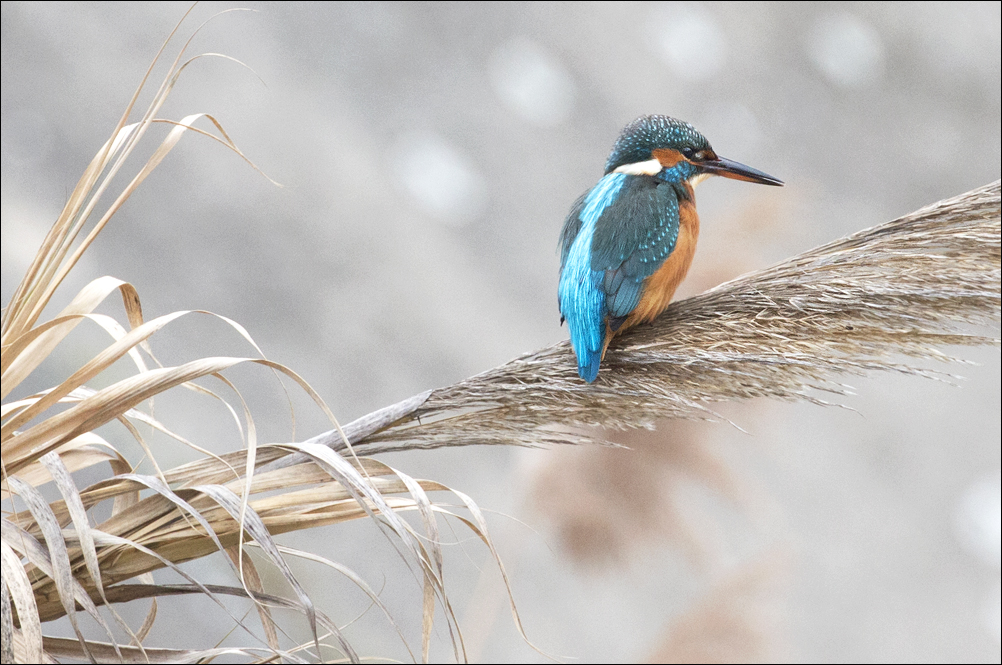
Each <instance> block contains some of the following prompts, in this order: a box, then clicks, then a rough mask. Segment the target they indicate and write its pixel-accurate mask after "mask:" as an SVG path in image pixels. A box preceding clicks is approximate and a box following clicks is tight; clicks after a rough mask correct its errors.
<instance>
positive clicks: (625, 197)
mask: <svg viewBox="0 0 1002 665" xmlns="http://www.w3.org/2000/svg"><path fill="white" fill-rule="evenodd" d="M711 175H720V176H724V177H725V178H734V179H735V180H745V181H748V182H756V183H759V184H763V185H775V186H782V184H783V182H782V181H781V180H779V179H777V178H774V177H772V176H771V175H768V174H766V173H763V172H762V171H759V170H757V169H753V168H751V167H749V166H745V165H744V164H739V163H738V162H734V161H731V160H729V159H724V158H723V157H719V156H718V155H717V153H716V152H714V151H713V148H712V147H710V143H709V141H707V140H706V138H705V137H704V136H703V135H702V134H700V133H699V132H697V131H696V129H695V128H694V127H693V126H692V125H690V124H689V123H687V122H683V121H681V120H676V119H675V118H670V117H668V116H666V115H647V116H643V117H641V118H637V119H636V120H634V121H633V122H631V123H630V124H629V125H627V126H626V128H625V129H623V131H622V133H620V135H619V138H618V139H616V143H615V144H614V145H613V147H612V153H611V154H610V155H609V159H608V160H607V161H606V163H605V175H604V176H602V179H601V180H599V181H598V184H596V185H595V186H594V187H592V188H591V189H590V190H588V191H587V192H585V193H584V194H583V195H582V196H581V197H580V198H579V199H578V200H577V201H576V202H575V203H574V205H573V206H572V207H571V212H570V214H569V215H568V216H567V220H566V221H565V222H564V228H563V230H562V231H561V233H560V283H559V286H558V289H557V297H558V300H559V302H560V323H561V324H563V323H564V321H566V322H567V327H568V328H569V329H570V333H571V345H572V346H573V347H574V353H575V355H576V356H577V361H578V374H579V375H580V376H581V378H582V379H584V380H585V381H587V382H588V383H591V382H593V381H594V380H595V378H596V377H597V376H598V368H599V364H601V362H602V358H603V357H605V351H606V349H607V348H608V346H609V342H610V341H612V338H613V336H614V335H616V334H617V333H620V332H622V331H624V330H626V329H628V328H630V327H632V326H635V325H637V324H639V323H645V322H648V321H653V320H654V319H655V318H656V317H657V316H658V315H659V314H661V312H663V311H664V310H665V308H667V307H668V303H670V302H671V299H672V296H673V295H675V289H676V288H678V285H679V284H680V283H681V282H682V280H683V279H684V278H685V274H686V272H687V271H688V270H689V265H690V264H691V263H692V257H693V255H694V254H695V251H696V239H697V238H698V236H699V217H698V216H697V215H696V200H695V198H694V197H693V187H695V186H696V185H697V184H699V183H700V182H702V181H703V180H704V179H706V178H708V177H709V176H711Z"/></svg>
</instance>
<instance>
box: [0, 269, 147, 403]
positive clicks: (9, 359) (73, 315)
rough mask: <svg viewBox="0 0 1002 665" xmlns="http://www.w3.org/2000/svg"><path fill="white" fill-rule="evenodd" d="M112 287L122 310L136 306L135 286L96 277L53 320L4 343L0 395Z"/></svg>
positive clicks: (26, 371)
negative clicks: (117, 292)
mask: <svg viewBox="0 0 1002 665" xmlns="http://www.w3.org/2000/svg"><path fill="white" fill-rule="evenodd" d="M116 289H118V291H119V292H121V294H122V300H123V302H125V303H126V310H129V308H130V307H132V308H135V307H138V303H139V295H138V293H136V289H135V287H133V286H132V285H131V284H129V283H128V282H123V281H122V280H120V279H116V278H114V277H99V278H98V279H95V280H93V281H92V282H90V283H89V284H87V286H85V287H84V288H82V289H80V292H79V293H77V295H76V297H75V298H73V301H72V302H70V304H69V305H67V306H66V307H65V308H63V311H61V312H60V313H59V315H58V316H57V317H56V318H55V319H54V321H55V322H56V323H53V322H49V323H48V324H43V325H42V326H39V328H38V329H36V330H29V331H27V332H25V333H23V334H21V335H19V336H18V337H17V339H15V340H14V341H13V342H12V343H11V344H10V346H9V347H8V345H6V344H5V345H4V349H3V353H2V356H3V357H2V360H0V365H2V368H3V369H2V371H3V376H2V378H0V398H3V397H6V396H7V395H9V394H10V391H11V390H13V389H14V387H15V386H18V385H20V384H21V382H22V381H24V379H25V378H26V377H27V376H28V375H29V374H31V372H32V371H34V369H35V368H36V367H38V365H40V364H41V363H42V361H43V360H45V359H46V358H48V357H49V354H51V353H52V350H53V349H55V348H56V346H58V345H59V342H61V341H62V340H63V339H64V338H65V337H66V335H68V334H69V333H70V332H71V331H72V330H73V329H74V328H76V326H77V324H78V323H80V321H81V320H82V316H83V315H85V314H90V313H91V312H93V311H94V309H95V308H96V307H97V306H98V305H100V304H101V303H102V302H104V300H105V298H107V297H108V295H109V294H110V293H111V292H112V291H114V290H116Z"/></svg>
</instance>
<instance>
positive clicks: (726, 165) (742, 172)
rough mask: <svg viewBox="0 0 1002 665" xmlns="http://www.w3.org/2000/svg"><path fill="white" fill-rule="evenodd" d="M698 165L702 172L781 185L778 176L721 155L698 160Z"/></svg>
mask: <svg viewBox="0 0 1002 665" xmlns="http://www.w3.org/2000/svg"><path fill="white" fill-rule="evenodd" d="M699 167H700V168H701V169H702V171H703V172H704V173H712V174H713V175H721V176H724V177H725V178H733V179H734V180H746V181H748V182H757V183H759V184H760V185H774V186H776V187H782V186H783V181H782V180H780V179H779V178H773V177H772V176H771V175H769V174H768V173H763V172H762V171H759V170H758V169H753V168H752V167H750V166H745V165H744V164H739V163H738V162H735V161H731V160H730V159H725V158H723V157H718V158H716V159H710V160H707V161H705V162H700V163H699Z"/></svg>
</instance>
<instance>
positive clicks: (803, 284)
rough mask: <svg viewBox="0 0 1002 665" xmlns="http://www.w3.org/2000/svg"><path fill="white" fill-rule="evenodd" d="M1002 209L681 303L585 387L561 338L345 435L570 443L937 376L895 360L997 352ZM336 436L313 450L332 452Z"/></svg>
mask: <svg viewBox="0 0 1002 665" xmlns="http://www.w3.org/2000/svg"><path fill="white" fill-rule="evenodd" d="M999 201H1000V199H999V182H998V181H996V182H994V183H992V184H990V185H986V186H984V187H981V188H979V189H975V190H973V191H970V192H968V193H966V194H963V195H961V196H958V197H955V198H952V199H947V200H944V201H940V202H938V203H936V204H934V205H931V206H928V207H926V208H923V209H921V210H918V211H916V212H914V213H912V214H910V215H906V216H904V217H902V218H900V219H897V220H895V221H893V222H889V223H887V224H884V225H882V226H877V227H874V228H871V229H867V230H864V231H860V232H859V233H856V234H854V235H851V236H848V237H846V238H843V239H841V240H838V241H835V242H833V243H830V244H828V245H825V246H823V247H819V248H817V249H814V250H812V251H809V252H807V253H805V254H802V255H800V256H797V257H795V258H793V259H790V260H788V261H785V262H783V263H780V264H778V265H775V266H773V267H771V268H767V269H765V270H761V271H759V272H755V273H752V274H748V275H744V276H742V277H739V278H737V279H735V280H733V281H731V282H728V283H726V284H722V285H720V286H718V287H716V288H714V289H711V290H710V291H707V292H706V293H703V294H702V295H699V296H695V297H693V298H688V299H686V300H682V301H679V302H675V303H673V304H672V305H671V306H670V307H669V308H668V310H667V311H666V312H665V313H664V314H662V315H661V316H660V317H659V318H658V319H657V320H656V321H655V322H654V323H653V324H652V325H650V326H641V327H639V328H636V329H634V330H631V331H629V332H628V333H626V334H624V335H623V336H622V337H621V338H617V341H616V342H614V343H613V345H612V347H610V350H609V353H608V355H607V356H606V358H605V362H604V363H603V368H602V371H601V373H600V375H599V380H598V381H596V382H595V383H594V384H591V385H589V384H586V383H584V382H583V381H581V380H580V379H579V378H578V376H577V373H576V371H575V363H574V360H573V357H572V353H571V349H570V346H569V345H568V344H567V343H566V342H563V343H559V344H555V345H553V346H551V347H548V348H545V349H541V350H539V351H536V352H534V353H530V354H527V355H525V356H522V357H521V358H517V359H515V360H513V361H511V362H509V363H507V364H505V365H502V366H500V367H497V368H495V369H492V370H490V371H487V372H484V373H483V374H479V375H477V376H474V377H472V378H470V379H467V380H465V381H461V382H459V383H456V384H454V385H452V386H449V387H447V388H441V389H439V390H435V391H433V392H432V393H431V394H430V395H429V396H428V397H427V399H424V400H423V401H422V400H415V399H414V398H412V399H411V400H410V401H407V404H406V408H402V409H398V410H397V411H396V413H395V415H397V418H398V419H397V420H396V421H395V422H394V423H392V424H391V425H389V426H384V427H383V428H382V429H380V430H379V431H377V432H375V433H374V434H369V433H368V432H362V431H360V432H359V435H356V436H352V434H353V433H354V432H355V430H356V429H357V428H356V426H355V423H350V424H348V425H347V426H345V428H344V430H345V432H348V433H349V439H350V440H351V443H352V444H353V445H354V446H355V447H356V450H357V451H358V452H359V453H360V454H361V453H365V454H367V455H368V454H374V453H379V452H388V451H393V450H405V449H416V448H417V449H420V448H435V447H439V446H457V445H472V444H518V445H530V446H531V445H541V444H547V443H568V442H577V441H580V440H581V438H582V437H581V436H580V435H576V434H573V433H569V432H568V431H566V430H564V429H561V428H565V427H567V426H570V427H576V426H602V427H614V428H625V427H641V426H647V425H649V424H651V423H652V422H653V421H654V420H656V419H659V418H670V417H684V418H713V417H714V414H713V413H712V412H711V411H709V409H708V408H707V405H708V404H710V403H713V402H719V401H726V400H739V399H748V398H753V397H772V398H778V399H785V400H810V401H814V402H816V403H823V402H822V401H821V400H820V399H819V398H818V397H817V396H816V395H815V394H814V392H813V391H823V392H828V393H834V394H836V395H838V394H844V393H845V386H843V385H842V384H840V383H837V382H836V380H835V377H837V376H838V375H845V374H855V375H859V374H863V373H866V372H870V371H875V370H890V371H898V372H905V373H912V374H919V375H927V376H931V375H935V374H936V373H935V372H931V371H929V370H926V369H922V368H921V367H918V366H916V365H914V364H905V363H901V362H895V361H894V360H893V356H894V355H899V354H900V355H904V356H907V357H910V358H912V359H915V360H951V358H949V357H948V356H946V355H944V354H943V353H942V352H941V351H940V350H939V349H938V347H944V346H953V345H970V346H973V345H984V344H996V345H997V344H998V339H997V338H996V337H990V336H985V335H983V334H975V333H973V332H971V331H970V326H978V325H991V324H992V323H994V322H997V321H998V316H999V305H1000V267H999V264H1000V259H999V257H1000V248H999V244H1000V242H999V238H1000V225H999ZM401 406H404V403H403V402H402V403H401ZM389 409H390V410H392V407H390V408H389ZM363 420H364V419H363ZM339 438H340V437H339V436H338V435H337V434H336V433H335V432H333V431H332V432H328V433H327V434H325V435H320V436H318V437H315V439H314V440H315V441H318V442H323V443H326V444H327V445H333V446H334V447H335V448H340V447H341V444H340V441H339Z"/></svg>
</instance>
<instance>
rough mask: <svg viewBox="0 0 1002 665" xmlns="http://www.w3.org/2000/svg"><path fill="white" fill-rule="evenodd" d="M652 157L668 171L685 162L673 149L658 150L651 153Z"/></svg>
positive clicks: (680, 154)
mask: <svg viewBox="0 0 1002 665" xmlns="http://www.w3.org/2000/svg"><path fill="white" fill-rule="evenodd" d="M651 156H652V157H653V158H654V159H656V160H658V161H659V162H661V166H663V167H665V168H666V169H670V168H671V167H673V166H675V165H676V164H678V163H679V162H681V161H683V160H685V157H683V156H682V153H680V152H679V151H678V150H672V149H671V148H658V149H657V150H654V151H652V152H651Z"/></svg>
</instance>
